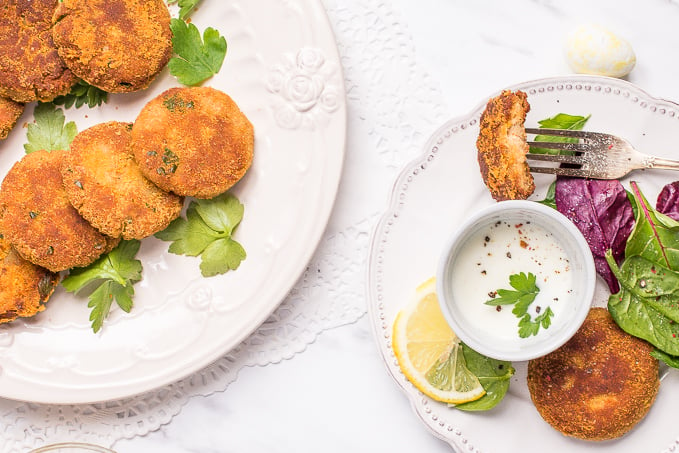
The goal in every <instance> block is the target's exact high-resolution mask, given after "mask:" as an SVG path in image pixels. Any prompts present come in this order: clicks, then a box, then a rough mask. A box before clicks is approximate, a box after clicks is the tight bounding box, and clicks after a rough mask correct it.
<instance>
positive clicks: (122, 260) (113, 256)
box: [61, 240, 142, 333]
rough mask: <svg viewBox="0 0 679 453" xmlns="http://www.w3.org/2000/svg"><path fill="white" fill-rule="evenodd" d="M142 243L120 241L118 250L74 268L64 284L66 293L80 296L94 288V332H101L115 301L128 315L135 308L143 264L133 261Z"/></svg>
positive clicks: (92, 298) (92, 316)
mask: <svg viewBox="0 0 679 453" xmlns="http://www.w3.org/2000/svg"><path fill="white" fill-rule="evenodd" d="M140 245H141V243H140V242H139V241H138V240H130V241H121V242H120V244H119V245H118V247H116V248H115V249H113V250H112V251H111V252H109V253H108V254H106V255H104V256H102V257H101V258H99V259H98V260H97V261H95V262H94V263H92V264H90V265H89V266H87V267H83V268H74V269H71V271H70V273H69V275H68V276H67V277H66V278H65V279H64V280H63V281H62V282H61V284H62V285H63V286H64V288H66V290H67V291H70V292H74V293H77V292H79V291H80V290H82V289H83V288H85V287H88V288H94V289H93V291H92V292H91V293H90V296H89V302H88V304H87V306H88V307H90V308H92V312H91V313H90V321H92V330H93V331H94V332H95V333H96V332H98V331H99V330H100V329H101V327H102V325H103V323H104V320H105V319H106V317H107V316H108V314H109V311H110V309H111V304H112V302H113V300H114V299H115V301H116V303H117V304H118V306H119V307H120V308H121V309H122V310H123V311H125V312H126V313H129V312H130V310H131V309H132V305H133V302H132V296H134V288H133V285H134V284H135V283H137V282H138V281H139V280H141V274H142V264H141V261H139V260H137V259H134V257H135V255H136V254H137V252H138V251H139V246H140Z"/></svg>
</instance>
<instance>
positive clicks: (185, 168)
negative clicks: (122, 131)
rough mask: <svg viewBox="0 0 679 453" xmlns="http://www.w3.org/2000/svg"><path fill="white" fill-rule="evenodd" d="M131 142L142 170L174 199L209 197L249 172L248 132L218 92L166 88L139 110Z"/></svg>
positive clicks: (249, 128) (250, 145) (250, 130)
mask: <svg viewBox="0 0 679 453" xmlns="http://www.w3.org/2000/svg"><path fill="white" fill-rule="evenodd" d="M132 142H133V143H132V149H133V150H134V155H135V158H136V160H137V163H138V164H139V166H140V167H141V170H142V172H143V173H144V175H145V176H146V177H147V178H149V179H150V180H151V181H153V182H154V183H155V184H156V185H157V186H158V187H160V188H162V189H164V190H167V191H170V192H173V193H176V194H177V195H184V196H192V197H196V198H213V197H215V196H217V195H219V194H221V193H223V192H225V191H227V190H228V189H229V188H231V187H232V186H233V185H234V184H235V183H236V182H238V181H239V180H240V179H241V178H242V177H243V175H245V173H246V172H247V170H248V168H250V165H251V163H252V159H253V152H254V129H253V127H252V124H251V123H250V121H249V120H248V119H247V117H246V116H245V115H244V114H243V113H242V112H241V111H240V109H239V108H238V106H237V105H236V103H235V102H234V101H233V100H232V99H231V98H230V97H229V96H228V95H227V94H225V93H223V92H221V91H219V90H216V89H214V88H210V87H194V88H170V89H169V90H167V91H165V92H163V93H161V94H160V95H159V96H157V97H156V98H154V99H152V100H151V101H150V102H148V103H147V104H146V105H145V106H144V108H143V109H142V110H141V112H140V113H139V116H138V117H137V119H136V120H135V122H134V126H133V128H132Z"/></svg>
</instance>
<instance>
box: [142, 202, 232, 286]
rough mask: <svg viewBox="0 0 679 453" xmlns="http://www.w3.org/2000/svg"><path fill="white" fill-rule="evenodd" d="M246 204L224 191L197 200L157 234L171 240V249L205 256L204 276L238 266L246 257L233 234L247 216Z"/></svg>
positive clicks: (180, 253) (202, 268)
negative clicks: (183, 213)
mask: <svg viewBox="0 0 679 453" xmlns="http://www.w3.org/2000/svg"><path fill="white" fill-rule="evenodd" d="M243 212H244V207H243V205H242V204H241V203H240V202H239V201H238V199H237V198H236V197H234V196H233V195H230V194H227V193H225V194H222V195H219V196H217V197H215V198H212V199H210V200H194V201H191V203H190V204H189V207H188V209H187V210H186V219H185V218H183V217H179V218H177V219H175V220H173V221H172V223H170V225H168V227H167V228H165V229H164V230H163V231H160V232H158V233H156V234H155V236H156V237H157V238H158V239H160V240H163V241H171V242H172V244H170V247H169V248H168V251H169V252H170V253H174V254H177V255H188V256H199V255H200V257H201V263H200V270H201V274H202V275H203V276H204V277H212V276H214V275H218V274H224V273H226V272H228V271H229V270H235V269H237V268H238V266H240V263H241V262H242V261H243V260H244V259H245V258H246V253H245V250H244V249H243V247H242V246H241V245H240V244H239V243H238V242H236V241H235V240H233V238H232V237H231V236H232V234H233V232H234V230H235V229H236V227H237V226H238V224H239V223H240V221H241V220H242V219H243Z"/></svg>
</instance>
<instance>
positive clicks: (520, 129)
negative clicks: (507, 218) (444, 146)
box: [476, 90, 535, 201]
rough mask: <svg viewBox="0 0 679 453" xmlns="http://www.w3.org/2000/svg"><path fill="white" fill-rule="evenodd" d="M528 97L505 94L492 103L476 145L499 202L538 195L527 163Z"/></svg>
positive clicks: (488, 183) (485, 176) (485, 178)
mask: <svg viewBox="0 0 679 453" xmlns="http://www.w3.org/2000/svg"><path fill="white" fill-rule="evenodd" d="M529 110H530V105H529V104H528V100H527V96H526V93H524V92H522V91H516V92H512V91H509V90H504V91H503V92H502V93H501V94H500V95H499V96H497V97H494V98H492V99H490V100H489V101H488V104H487V105H486V109H485V110H484V112H483V113H482V115H481V121H480V131H479V136H478V138H477V141H476V148H477V150H478V162H479V167H480V169H481V176H482V177H483V181H484V183H485V184H486V186H487V187H488V190H489V191H490V194H491V195H492V196H493V198H494V199H495V200H497V201H502V200H517V199H518V200H525V199H526V198H528V197H529V196H530V195H531V194H532V193H533V191H535V182H534V181H533V175H532V174H531V172H530V168H529V167H528V163H527V162H526V154H527V153H528V151H529V147H528V143H527V141H526V129H525V126H524V124H525V121H526V114H527V113H528V111H529Z"/></svg>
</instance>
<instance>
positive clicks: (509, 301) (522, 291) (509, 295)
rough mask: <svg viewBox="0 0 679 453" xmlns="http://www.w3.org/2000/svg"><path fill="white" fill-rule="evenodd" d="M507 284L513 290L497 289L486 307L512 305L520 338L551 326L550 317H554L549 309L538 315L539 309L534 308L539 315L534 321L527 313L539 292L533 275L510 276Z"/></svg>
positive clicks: (522, 273)
mask: <svg viewBox="0 0 679 453" xmlns="http://www.w3.org/2000/svg"><path fill="white" fill-rule="evenodd" d="M509 284H510V286H511V287H512V288H514V289H513V290H511V289H498V290H497V291H496V293H497V297H494V298H492V299H490V300H488V301H486V305H495V306H502V305H514V308H513V309H512V313H513V314H514V315H515V316H516V317H517V318H519V336H520V337H521V338H528V337H530V336H531V335H537V334H538V332H539V331H540V327H542V328H543V329H546V328H548V327H549V326H550V325H551V324H552V316H554V312H553V311H552V309H551V307H547V309H546V310H544V311H542V313H539V312H540V311H541V310H540V307H536V308H535V311H536V312H538V313H539V314H538V315H537V316H536V317H535V319H533V318H532V316H531V314H530V313H528V308H529V307H530V306H531V304H532V303H533V301H534V300H535V297H536V296H537V295H538V293H539V292H540V288H538V286H537V284H536V277H535V275H534V274H533V273H531V272H529V273H528V274H526V273H524V272H521V273H519V274H512V275H510V276H509Z"/></svg>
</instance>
